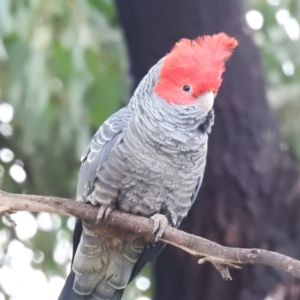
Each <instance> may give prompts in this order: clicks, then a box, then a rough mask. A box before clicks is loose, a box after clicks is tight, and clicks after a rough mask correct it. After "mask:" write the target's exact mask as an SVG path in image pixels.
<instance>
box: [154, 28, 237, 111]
mask: <svg viewBox="0 0 300 300" xmlns="http://www.w3.org/2000/svg"><path fill="white" fill-rule="evenodd" d="M237 44H238V43H237V41H236V39H235V38H232V37H229V36H228V35H226V34H225V33H219V34H216V35H212V36H208V35H206V36H203V37H198V38H196V39H195V40H189V39H182V40H180V41H179V42H178V43H176V45H175V46H174V47H173V49H172V50H171V51H170V53H168V54H167V55H166V57H165V58H164V60H163V64H162V67H161V70H160V75H159V79H158V82H157V84H156V86H155V93H156V94H157V95H158V96H159V97H160V98H162V99H164V100H165V101H167V102H169V103H174V104H179V105H186V104H193V103H194V102H195V99H196V97H198V96H199V95H202V94H205V93H206V92H209V91H212V92H214V93H215V94H216V93H217V91H218V89H219V87H220V85H221V83H222V73H223V72H224V71H225V63H224V62H225V60H227V59H228V58H229V57H230V56H231V54H232V51H233V49H234V48H235V47H236V46H237ZM185 85H189V86H190V87H191V92H190V93H187V92H185V91H184V90H183V86H185Z"/></svg>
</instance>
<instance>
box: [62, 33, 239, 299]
mask: <svg viewBox="0 0 300 300" xmlns="http://www.w3.org/2000/svg"><path fill="white" fill-rule="evenodd" d="M237 44H238V42H237V40H236V39H235V38H233V37H230V36H228V35H227V34H225V33H218V34H214V35H205V36H202V37H197V38H196V39H194V40H190V39H187V38H184V39H181V40H180V41H179V42H177V43H176V44H175V45H174V47H173V48H172V49H171V50H170V52H169V53H167V54H166V55H165V56H164V57H163V58H162V59H160V60H159V61H158V62H157V63H156V64H155V65H154V66H153V67H152V68H151V69H150V70H149V72H148V74H147V75H146V76H145V77H144V78H143V79H142V81H141V82H140V84H139V85H138V87H137V88H136V90H135V92H134V93H133V95H132V97H131V99H130V101H129V103H128V105H127V106H125V107H123V108H121V109H120V110H119V111H117V112H116V113H114V114H113V115H112V116H110V117H109V118H108V119H107V120H106V121H105V122H104V123H103V124H102V125H101V126H100V128H99V129H98V131H97V132H96V134H95V135H94V137H93V138H92V140H91V142H90V144H89V145H88V147H87V148H86V150H85V152H84V154H83V156H82V159H81V161H82V163H81V168H80V172H79V179H78V186H77V200H79V201H85V202H89V203H91V204H92V205H95V206H99V207H100V208H99V213H98V216H97V222H101V221H102V220H103V219H105V218H107V217H108V216H109V214H110V212H111V211H112V210H120V211H123V212H127V213H131V214H135V215H140V216H144V217H148V218H151V219H153V224H154V225H153V232H154V234H155V236H156V239H155V241H151V242H149V241H147V240H145V238H144V237H143V236H141V235H140V234H138V233H134V232H128V231H126V230H124V229H122V228H116V227H113V226H111V225H107V226H105V227H104V229H102V230H101V232H99V231H97V232H96V231H95V230H93V226H92V225H91V224H89V223H87V222H84V221H82V220H78V221H77V223H76V226H75V229H74V235H73V259H72V269H71V272H70V274H69V276H68V278H67V280H66V282H65V285H64V287H63V290H62V292H61V294H60V296H59V300H121V299H122V295H123V292H124V289H125V288H126V286H127V285H128V283H129V282H130V281H131V280H132V279H133V278H134V277H135V276H136V275H137V274H138V273H139V272H140V271H141V269H142V268H143V267H144V265H145V264H146V263H147V262H148V261H151V260H153V259H154V258H155V257H156V256H157V255H158V253H159V252H160V251H161V250H162V248H163V247H164V245H165V244H164V243H163V242H162V241H159V239H160V238H161V237H162V236H163V233H164V230H165V228H166V226H167V225H170V226H173V227H176V228H177V227H178V226H179V225H180V223H181V221H182V220H183V219H184V218H185V217H186V216H187V214H188V211H189V210H190V208H191V206H192V205H193V203H194V201H195V199H196V196H197V194H198V191H199V189H200V187H201V183H202V180H203V175H204V170H205V165H206V155H207V142H208V137H209V134H210V132H211V128H212V125H213V123H214V110H213V104H214V99H215V96H216V95H217V92H218V90H219V88H220V86H221V83H222V80H223V79H222V74H223V72H224V71H225V61H226V60H227V59H228V58H229V57H230V56H231V55H232V52H233V50H234V48H235V47H236V46H237Z"/></svg>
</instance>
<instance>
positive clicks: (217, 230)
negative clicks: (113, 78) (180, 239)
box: [116, 0, 300, 300]
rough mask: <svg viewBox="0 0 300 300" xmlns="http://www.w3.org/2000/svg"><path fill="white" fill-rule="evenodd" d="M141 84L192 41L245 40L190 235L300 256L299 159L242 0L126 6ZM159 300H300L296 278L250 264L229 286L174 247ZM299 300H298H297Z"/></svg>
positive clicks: (232, 67)
mask: <svg viewBox="0 0 300 300" xmlns="http://www.w3.org/2000/svg"><path fill="white" fill-rule="evenodd" d="M116 3H117V7H118V10H119V16H120V20H121V24H122V26H123V28H124V33H125V38H126V41H127V45H128V50H129V57H130V62H131V73H132V76H133V79H134V85H137V84H138V83H139V81H140V80H141V78H142V77H143V76H144V74H145V73H146V72H147V70H148V69H149V68H150V67H151V66H152V65H153V64H155V63H156V61H157V60H158V59H160V58H161V57H162V56H164V55H165V53H166V52H168V51H169V50H170V48H171V47H172V45H173V44H174V43H175V42H176V41H178V40H179V39H180V38H182V37H188V38H195V37H196V36H199V35H203V34H213V33H218V32H220V31H223V32H226V33H228V34H230V35H232V36H234V37H236V38H237V39H238V41H239V47H238V48H237V50H236V51H235V53H234V55H233V57H232V59H231V60H230V61H229V62H228V64H227V72H226V73H225V76H224V77H225V78H224V82H223V86H222V88H221V89H220V91H219V94H218V97H217V99H216V104H215V111H216V123H215V126H214V127H213V132H212V135H211V137H210V141H209V151H208V163H207V168H206V173H205V178H204V182H203V186H202V188H201V191H200V194H199V196H198V199H197V201H196V203H195V204H194V206H193V208H192V210H191V212H190V214H189V215H188V218H187V219H186V220H185V221H184V223H183V225H182V227H181V228H182V229H183V230H185V231H187V232H190V233H193V234H196V235H200V236H203V237H205V238H208V239H211V240H214V241H216V242H218V243H221V244H225V245H227V246H234V247H259V248H264V249H269V250H272V251H278V252H281V253H284V254H287V255H290V256H292V257H295V258H299V257H300V254H299V253H300V252H299V249H300V231H299V230H298V229H299V226H300V218H299V217H298V214H299V212H300V201H299V200H300V188H299V178H298V172H297V168H296V163H295V161H294V159H293V158H292V156H291V153H290V152H289V151H288V147H287V145H286V143H285V142H284V141H283V139H282V137H281V136H280V134H279V130H278V124H277V122H276V120H275V117H274V114H273V112H272V111H271V110H270V108H269V106H268V104H267V100H266V93H265V87H266V85H265V81H264V74H263V72H262V65H261V60H260V56H259V53H258V50H257V48H256V47H255V45H254V43H253V40H252V37H251V34H250V31H249V29H248V28H247V25H246V23H245V18H244V14H245V9H244V6H243V1H241V0H227V1H224V0H202V1H200V0H189V1H182V0H172V1H168V0H143V1H140V0H126V1H123V0H116ZM154 278H155V280H156V297H155V299H156V300H165V299H173V300H176V299H178V300H179V299H180V300H182V299H185V300H196V299H197V300H199V299H202V300H216V299H231V300H234V299H241V300H248V299H249V300H250V299H251V300H255V299H259V300H260V299H264V298H265V297H266V296H267V295H270V294H272V293H277V295H279V292H280V291H283V296H282V297H279V296H278V297H279V298H274V299H280V300H281V299H286V300H287V299H290V300H291V299H300V288H299V287H298V288H297V286H296V285H294V281H292V280H293V279H291V278H290V277H287V276H285V275H282V274H279V273H278V272H276V271H272V270H270V269H268V268H266V267H246V268H244V270H243V271H241V272H239V273H237V272H233V281H232V282H224V281H222V280H221V279H220V278H219V275H218V274H217V273H216V272H215V270H214V269H213V268H212V267H211V266H205V268H199V266H197V265H196V264H195V261H194V259H193V258H192V257H189V256H188V255H186V254H184V253H183V252H182V251H178V250H177V249H174V248H171V247H167V248H166V249H165V250H164V251H163V253H162V254H161V255H160V256H159V258H158V259H157V260H156V268H155V276H154ZM288 294H289V296H287V295H288Z"/></svg>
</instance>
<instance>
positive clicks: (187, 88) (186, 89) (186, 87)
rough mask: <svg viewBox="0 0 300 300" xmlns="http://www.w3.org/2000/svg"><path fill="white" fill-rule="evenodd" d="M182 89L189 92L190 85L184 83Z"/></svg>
mask: <svg viewBox="0 0 300 300" xmlns="http://www.w3.org/2000/svg"><path fill="white" fill-rule="evenodd" d="M183 90H184V91H185V92H189V91H190V90H191V87H190V86H189V85H188V84H186V85H184V86H183Z"/></svg>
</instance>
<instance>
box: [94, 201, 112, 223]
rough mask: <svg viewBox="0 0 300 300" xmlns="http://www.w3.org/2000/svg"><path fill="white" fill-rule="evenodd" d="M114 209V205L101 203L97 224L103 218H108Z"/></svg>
mask: <svg viewBox="0 0 300 300" xmlns="http://www.w3.org/2000/svg"><path fill="white" fill-rule="evenodd" d="M113 210H114V207H113V206H107V205H101V206H100V208H99V211H98V215H97V218H96V225H97V224H99V223H100V221H101V220H103V219H105V220H106V219H108V217H109V215H110V214H111V212H112V211H113Z"/></svg>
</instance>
